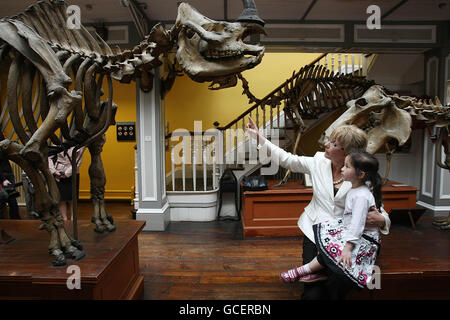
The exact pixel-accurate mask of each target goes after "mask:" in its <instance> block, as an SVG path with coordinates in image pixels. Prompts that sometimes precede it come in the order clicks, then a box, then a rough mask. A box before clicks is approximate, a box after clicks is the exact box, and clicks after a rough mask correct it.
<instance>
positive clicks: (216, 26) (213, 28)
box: [202, 23, 225, 33]
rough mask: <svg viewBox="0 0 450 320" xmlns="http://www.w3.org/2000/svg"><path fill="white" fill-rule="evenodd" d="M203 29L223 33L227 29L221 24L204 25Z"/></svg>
mask: <svg viewBox="0 0 450 320" xmlns="http://www.w3.org/2000/svg"><path fill="white" fill-rule="evenodd" d="M202 28H203V29H205V30H206V31H211V32H216V33H222V32H223V31H224V29H225V26H224V25H222V24H219V23H208V24H205V25H202Z"/></svg>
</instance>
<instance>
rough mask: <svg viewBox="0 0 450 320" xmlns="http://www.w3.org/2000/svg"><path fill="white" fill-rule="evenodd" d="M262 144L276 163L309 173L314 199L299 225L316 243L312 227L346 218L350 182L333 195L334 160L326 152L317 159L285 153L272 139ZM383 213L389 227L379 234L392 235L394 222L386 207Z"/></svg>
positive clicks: (315, 156) (293, 170) (346, 182)
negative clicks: (392, 222) (391, 228)
mask: <svg viewBox="0 0 450 320" xmlns="http://www.w3.org/2000/svg"><path fill="white" fill-rule="evenodd" d="M263 144H264V148H266V147H267V151H268V152H269V155H270V159H271V160H272V161H274V162H275V164H279V165H280V166H281V167H283V168H286V169H290V170H291V171H292V172H301V173H308V174H309V175H310V176H311V181H312V187H313V197H312V200H311V202H310V203H309V204H308V205H307V206H306V207H305V210H304V212H303V214H302V215H301V216H300V218H299V220H298V226H299V228H300V230H301V231H302V232H303V234H304V235H305V236H307V237H308V238H309V239H310V240H311V241H312V242H314V243H315V240H314V233H313V229H312V226H313V225H314V224H317V223H320V222H324V221H325V220H327V219H330V218H337V217H343V215H344V209H345V196H346V195H347V192H348V191H349V190H350V189H351V187H352V184H351V182H348V181H344V182H343V183H342V185H341V187H340V188H339V191H338V192H337V194H336V196H334V188H333V183H332V181H333V175H332V172H331V161H330V160H329V159H327V158H325V153H324V152H317V153H316V154H315V155H314V157H304V156H297V155H293V154H292V153H289V152H286V151H284V150H283V149H281V148H280V147H278V146H276V145H274V144H273V143H272V142H270V141H269V140H265V142H264V143H263ZM381 214H382V215H383V216H384V218H385V219H386V224H385V227H384V228H383V229H380V232H381V233H382V234H389V228H390V226H391V220H390V219H389V216H388V214H387V213H386V211H385V210H384V209H383V208H381Z"/></svg>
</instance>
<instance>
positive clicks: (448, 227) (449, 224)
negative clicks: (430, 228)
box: [440, 223, 450, 230]
mask: <svg viewBox="0 0 450 320" xmlns="http://www.w3.org/2000/svg"><path fill="white" fill-rule="evenodd" d="M440 229H441V230H450V223H447V224H444V225H443V226H440Z"/></svg>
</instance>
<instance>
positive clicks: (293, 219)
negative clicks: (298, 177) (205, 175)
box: [241, 180, 417, 237]
mask: <svg viewBox="0 0 450 320" xmlns="http://www.w3.org/2000/svg"><path fill="white" fill-rule="evenodd" d="M267 183H268V186H269V189H268V190H265V191H245V192H243V194H242V211H241V213H242V227H243V232H244V236H245V237H258V236H260V237H289V236H300V235H302V232H301V231H300V229H299V228H298V225H297V221H298V219H299V217H300V215H301V213H302V212H303V210H304V208H305V207H306V206H307V205H308V204H309V202H310V201H311V199H312V194H313V191H312V188H306V187H305V186H304V185H303V182H302V181H290V182H288V183H286V184H285V185H283V186H281V187H277V188H274V187H273V186H274V185H275V184H277V183H278V181H273V180H269V181H267ZM382 191H383V206H384V209H385V210H386V212H388V213H389V212H390V211H391V210H392V209H395V208H401V209H405V208H415V207H416V192H417V189H416V188H414V187H411V186H406V185H402V184H400V183H397V182H393V181H391V182H389V183H388V184H387V185H385V186H384V187H383V189H382Z"/></svg>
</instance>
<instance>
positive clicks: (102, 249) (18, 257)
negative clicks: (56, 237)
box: [0, 220, 145, 300]
mask: <svg viewBox="0 0 450 320" xmlns="http://www.w3.org/2000/svg"><path fill="white" fill-rule="evenodd" d="M40 224H41V221H37V220H0V229H1V228H3V229H4V230H5V231H6V232H8V233H9V234H10V235H11V236H12V237H13V238H14V241H12V242H10V243H9V244H7V245H0V257H1V258H0V299H33V300H34V299H71V300H72V299H83V300H91V299H93V300H111V299H138V298H140V297H141V296H142V294H143V282H144V278H143V276H142V275H141V273H140V269H139V251H138V234H139V233H140V232H141V230H142V228H143V227H144V225H145V222H143V221H134V220H126V221H125V220H119V221H116V226H117V230H116V231H114V232H112V233H105V234H98V233H96V232H94V230H93V229H94V225H93V224H92V223H91V222H90V221H86V220H80V221H78V234H79V240H80V242H81V244H82V245H83V248H84V251H85V252H86V257H84V258H83V259H82V260H80V261H74V260H67V266H64V267H53V266H52V263H51V262H52V256H50V255H49V254H48V253H47V248H48V245H49V240H50V237H49V234H48V232H47V231H41V230H39V226H40ZM66 228H67V230H70V231H72V230H73V228H72V222H70V221H69V222H66ZM70 231H69V232H70ZM71 265H76V266H78V267H79V268H80V272H81V288H80V289H79V290H77V289H73V290H69V289H68V288H67V279H68V278H69V277H70V276H71V275H73V272H72V273H67V268H68V267H69V266H71Z"/></svg>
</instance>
